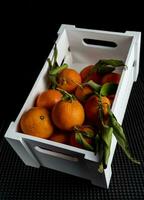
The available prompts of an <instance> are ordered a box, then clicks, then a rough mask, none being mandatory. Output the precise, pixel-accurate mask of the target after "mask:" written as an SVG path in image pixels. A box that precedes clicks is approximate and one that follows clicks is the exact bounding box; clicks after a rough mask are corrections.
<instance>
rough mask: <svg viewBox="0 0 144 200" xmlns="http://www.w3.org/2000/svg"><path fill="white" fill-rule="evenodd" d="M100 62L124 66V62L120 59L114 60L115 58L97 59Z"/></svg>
mask: <svg viewBox="0 0 144 200" xmlns="http://www.w3.org/2000/svg"><path fill="white" fill-rule="evenodd" d="M99 62H100V63H101V64H104V65H107V66H108V65H111V66H113V67H121V66H125V64H124V62H123V61H122V60H115V59H103V60H100V61H99Z"/></svg>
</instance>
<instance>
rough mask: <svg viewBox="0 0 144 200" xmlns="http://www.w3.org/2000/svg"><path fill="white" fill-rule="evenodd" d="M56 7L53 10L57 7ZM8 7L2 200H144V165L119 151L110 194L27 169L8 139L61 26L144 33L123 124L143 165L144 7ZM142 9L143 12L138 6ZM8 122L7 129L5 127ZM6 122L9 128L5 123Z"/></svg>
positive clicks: (1, 105) (1, 115) (0, 115)
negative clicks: (138, 69) (138, 62)
mask: <svg viewBox="0 0 144 200" xmlns="http://www.w3.org/2000/svg"><path fill="white" fill-rule="evenodd" d="M52 3H53V4H52ZM52 3H51V4H49V5H47V4H42V3H37V2H34V3H32V2H31V3H30V1H29V3H19V4H18V3H15V4H14V2H12V3H11V4H10V3H9V2H6V3H5V5H3V6H1V11H2V12H1V29H0V30H1V34H2V35H1V61H0V63H1V65H0V69H1V72H0V75H1V78H0V86H1V91H0V94H1V96H0V122H1V123H2V124H4V126H5V127H4V128H2V129H1V130H0V131H1V133H0V134H1V135H0V138H1V137H2V140H1V143H0V169H1V170H0V182H1V184H0V199H1V195H2V199H4V200H6V199H11V200H13V199H14V200H16V199H18V200H19V199H144V198H143V195H144V193H143V191H144V188H143V180H142V179H143V166H144V165H143V163H142V165H141V166H140V167H138V166H135V165H132V163H131V162H129V161H128V159H127V158H126V157H125V156H124V154H123V153H122V152H121V151H120V149H119V148H117V150H116V154H115V157H114V161H113V177H112V182H111V187H110V189H109V190H104V189H101V188H98V187H94V186H92V185H91V184H90V182H88V181H84V180H82V179H80V178H77V177H74V176H70V175H66V174H63V173H60V172H56V171H54V170H50V169H47V168H40V169H36V168H31V167H28V166H25V165H24V163H23V162H22V161H21V160H20V159H19V157H18V156H17V155H16V153H15V152H14V151H13V150H12V149H11V147H10V145H9V144H8V143H7V142H6V141H5V139H4V138H3V134H4V133H5V131H6V129H7V126H8V124H9V122H10V121H12V120H15V118H16V117H17V115H18V112H19V111H20V109H21V107H22V105H23V104H24V102H25V100H26V98H27V96H28V94H29V92H30V90H31V88H32V86H33V84H34V82H35V80H36V78H37V76H38V74H39V72H40V70H41V68H42V67H43V64H44V62H45V60H46V58H47V56H48V54H49V52H50V50H51V48H52V46H53V44H54V42H55V40H56V38H57V31H58V29H59V27H60V25H61V24H74V25H76V27H80V28H90V29H97V30H109V31H118V32H119V31H120V32H124V31H127V30H131V31H141V32H142V42H141V59H140V72H139V77H140V78H139V81H138V82H136V83H135V84H134V87H133V90H132V93H131V97H130V101H129V104H128V107H127V112H126V114H125V120H124V123H123V126H124V128H125V129H126V132H127V134H128V138H129V141H131V143H130V144H131V148H132V149H133V152H134V154H135V155H136V156H137V158H138V159H140V160H141V161H142V162H143V154H142V152H143V151H144V149H143V144H142V141H143V130H144V126H143V117H142V116H143V112H144V108H143V106H142V103H143V101H144V95H142V94H143V93H144V88H143V84H142V82H141V80H144V58H143V57H144V53H143V52H144V47H143V46H144V23H143V22H142V19H143V17H142V15H143V12H142V11H141V9H140V4H139V3H136V2H134V3H133V2H130V3H129V5H128V6H126V2H122V1H119V2H114V3H112V4H110V2H109V1H108V2H104V1H102V3H100V2H98V1H96V2H95V4H94V3H92V2H91V1H89V2H86V3H85V2H80V6H78V1H77V2H74V1H67V2H64V3H63V4H62V1H60V2H59V4H60V5H58V2H52ZM138 5H139V6H138ZM3 122H4V123H3ZM5 122H6V123H5Z"/></svg>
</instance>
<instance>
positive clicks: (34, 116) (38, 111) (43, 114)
mask: <svg viewBox="0 0 144 200" xmlns="http://www.w3.org/2000/svg"><path fill="white" fill-rule="evenodd" d="M20 128H21V130H22V132H23V133H25V134H28V135H32V136H36V137H41V138H49V137H50V136H51V135H52V133H53V126H52V123H51V120H50V116H49V112H48V110H47V109H46V108H42V107H32V108H31V109H29V110H28V111H27V112H25V113H24V114H23V115H22V117H21V119H20Z"/></svg>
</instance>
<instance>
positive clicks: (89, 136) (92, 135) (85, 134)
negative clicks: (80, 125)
mask: <svg viewBox="0 0 144 200" xmlns="http://www.w3.org/2000/svg"><path fill="white" fill-rule="evenodd" d="M80 133H81V134H82V135H83V136H85V137H86V138H93V137H94V132H92V131H88V130H87V131H81V130H80Z"/></svg>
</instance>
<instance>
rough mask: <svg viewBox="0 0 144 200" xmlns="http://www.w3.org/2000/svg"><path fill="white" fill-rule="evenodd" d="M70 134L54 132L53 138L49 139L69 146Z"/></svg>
mask: <svg viewBox="0 0 144 200" xmlns="http://www.w3.org/2000/svg"><path fill="white" fill-rule="evenodd" d="M68 136H69V135H68V134H67V133H65V132H63V131H54V133H53V134H52V136H51V137H50V138H49V140H52V141H55V142H59V143H63V144H67V143H68Z"/></svg>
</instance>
